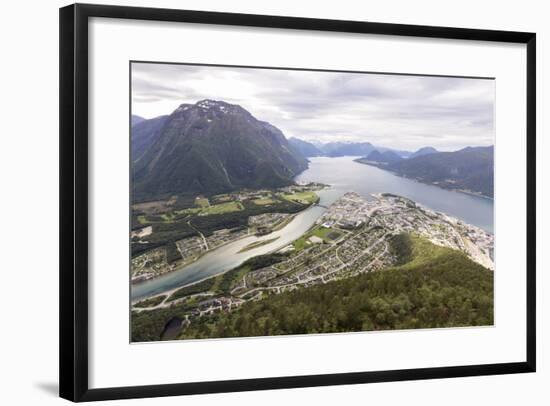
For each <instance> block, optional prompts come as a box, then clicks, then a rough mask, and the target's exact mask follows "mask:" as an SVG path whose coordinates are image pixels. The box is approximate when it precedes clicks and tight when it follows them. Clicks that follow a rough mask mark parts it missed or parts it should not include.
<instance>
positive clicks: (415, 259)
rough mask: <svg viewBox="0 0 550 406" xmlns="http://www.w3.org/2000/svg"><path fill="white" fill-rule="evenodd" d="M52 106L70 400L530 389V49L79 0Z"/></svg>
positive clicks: (522, 44)
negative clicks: (356, 387)
mask: <svg viewBox="0 0 550 406" xmlns="http://www.w3.org/2000/svg"><path fill="white" fill-rule="evenodd" d="M60 100H61V101H60V156H61V162H60V201H61V205H60V206H61V209H60V212H61V224H60V233H61V237H60V240H61V241H60V242H61V243H60V247H61V248H60V394H61V396H62V397H64V398H66V399H70V400H73V401H92V400H104V399H120V398H136V397H153V396H169V395H183V394H198V393H215V392H223V391H246V390H258V389H275V388H295V387H304V386H322V385H340V384H354V383H368V382H383V381H399V380H410V379H430V378H445V377H460V376H472V375H488V374H504V373H519V372H534V371H535V34H533V33H521V32H506V31H486V30H474V29H464V28H446V27H427V26H412V25H396V24H382V23H369V22H358V21H337V20H319V19H309V18H295V17H279V16H262V15H242V14H229V13H216V12H201V11H182V10H167V9H149V8H134V7H118V6H99V5H71V6H67V7H64V8H62V9H61V10H60ZM205 360H208V362H205Z"/></svg>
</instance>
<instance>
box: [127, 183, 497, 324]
mask: <svg viewBox="0 0 550 406" xmlns="http://www.w3.org/2000/svg"><path fill="white" fill-rule="evenodd" d="M287 218H288V217H287V216H278V215H276V214H275V213H274V214H271V215H269V216H266V215H263V217H262V216H258V218H255V219H253V220H251V222H252V224H257V222H260V223H261V225H265V226H267V224H269V227H272V226H273V225H272V224H271V223H272V222H278V221H286V220H287ZM401 233H411V234H415V235H418V236H420V237H423V238H425V239H427V240H429V241H431V242H432V243H434V244H436V245H439V246H443V247H448V248H452V249H456V250H460V251H462V252H464V253H465V254H466V255H467V256H468V257H469V258H470V259H472V260H473V261H475V262H477V263H479V264H481V265H482V266H484V267H485V268H487V269H490V270H494V263H493V244H494V240H493V235H492V234H490V233H488V232H486V231H484V230H482V229H480V228H477V227H474V226H471V225H468V224H465V223H463V222H461V221H460V220H457V219H455V218H452V217H449V216H447V215H445V214H443V213H438V212H434V211H432V210H430V209H428V208H425V207H423V206H421V205H418V204H417V203H415V202H413V201H412V200H409V199H407V198H404V197H400V196H396V195H392V194H376V195H372V196H369V197H368V198H366V197H363V196H360V195H359V194H357V193H354V192H348V193H346V194H345V195H344V196H342V197H341V198H339V199H338V200H337V201H335V202H334V203H333V204H332V205H331V206H330V207H328V208H327V210H326V211H325V212H324V213H323V215H322V216H321V217H320V218H319V219H317V221H316V223H315V224H314V226H313V227H312V228H311V229H310V230H308V232H307V233H306V234H304V235H303V236H302V237H301V238H299V239H297V240H296V241H294V242H293V243H292V244H289V245H287V246H284V247H282V248H280V249H279V250H278V251H277V252H275V253H273V254H272V256H273V255H275V256H276V258H280V260H278V261H275V262H274V263H271V264H269V265H267V266H261V267H258V268H255V267H250V266H247V265H243V266H241V267H239V268H237V269H235V270H232V271H229V272H227V273H225V274H222V275H216V276H215V277H212V278H210V279H207V280H204V281H201V282H198V283H196V284H193V285H188V286H186V287H183V288H178V289H175V290H172V291H170V292H164V293H163V294H162V295H157V297H156V298H157V300H155V297H153V298H149V299H146V300H144V301H141V302H137V303H134V304H133V310H134V311H137V312H141V311H149V310H154V309H158V308H162V307H169V306H172V305H175V304H182V303H183V304H185V305H186V308H188V311H187V312H186V314H185V315H184V318H183V320H182V324H186V323H192V322H193V320H194V319H195V318H196V317H201V316H204V315H208V314H212V313H215V312H219V311H230V310H231V309H234V308H237V307H239V306H240V305H242V304H243V303H245V302H247V301H250V300H259V299H262V298H264V297H266V296H268V295H272V294H279V293H282V292H286V291H292V290H295V289H300V288H307V287H310V286H314V285H318V284H324V283H328V282H330V281H332V280H338V279H344V278H349V277H352V276H356V275H358V274H361V273H365V272H373V271H377V270H380V269H385V268H388V267H390V266H392V265H394V264H395V262H396V258H395V254H394V253H392V252H391V249H390V240H391V238H392V237H393V236H395V235H398V234H401ZM198 243H199V242H197V244H198ZM222 284H225V285H228V286H227V287H226V289H220V286H221V285H222ZM193 286H194V287H195V288H193ZM182 292H184V293H185V292H189V294H188V295H186V294H182Z"/></svg>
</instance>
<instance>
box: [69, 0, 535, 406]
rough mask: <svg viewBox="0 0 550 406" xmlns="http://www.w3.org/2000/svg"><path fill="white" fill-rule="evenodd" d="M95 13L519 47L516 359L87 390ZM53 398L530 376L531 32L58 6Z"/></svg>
mask: <svg viewBox="0 0 550 406" xmlns="http://www.w3.org/2000/svg"><path fill="white" fill-rule="evenodd" d="M91 17H105V18H117V19H133V20H154V21H170V22H183V23H198V24H220V25H228V26H245V27H261V28H282V29H289V30H295V29H299V30H313V31H324V32H346V33H361V34H378V35H397V36H414V37H424V38H442V39H461V40H472V41H494V42H507V43H519V44H525V45H526V49H527V61H526V62H527V65H526V66H527V69H526V78H527V95H526V96H527V106H526V108H527V123H526V125H527V196H526V199H527V213H526V216H527V217H526V218H527V241H526V244H527V263H526V269H527V272H526V275H525V276H526V281H527V284H526V286H527V303H526V307H527V318H526V320H527V323H526V326H525V328H526V330H525V331H526V348H527V351H526V354H525V361H523V362H514V363H498V364H483V365H460V366H452V367H436V368H419V369H403V370H389V371H374V372H355V373H338V374H324V375H309V376H279V377H266V378H259V379H240V380H228V381H213V382H185V383H178V384H164V385H146V386H129V387H116V388H99V389H97V388H96V389H90V388H89V386H88V365H89V360H88V197H89V194H88V172H89V169H88V19H89V18H91ZM59 19H60V20H59V21H60V31H59V35H60V39H59V41H60V42H59V43H60V60H59V64H60V76H59V84H60V105H59V110H60V116H59V123H60V130H59V131H60V179H59V182H60V196H59V199H60V251H59V257H60V278H59V286H60V297H59V302H60V314H59V316H60V330H59V336H60V359H59V364H60V365H59V367H60V375H59V384H60V385H59V388H60V396H61V397H63V398H65V399H68V400H72V401H75V402H81V401H96V400H107V399H128V398H145V397H158V396H175V395H190V394H204V393H219V392H237V391H250V390H263V389H280V388H298V387H314V386H326V385H345V384H359V383H371V382H387V381H403V380H418V379H434V378H450V377H465V376H478V375H496V374H512V373H522V372H534V371H535V369H536V321H535V318H536V308H535V307H536V285H535V278H536V268H535V263H536V262H535V261H536V241H535V238H536V235H535V226H536V217H535V216H536V206H535V204H536V203H535V196H536V190H535V176H536V174H535V168H536V163H535V122H536V112H535V110H536V106H535V103H536V96H535V92H536V67H535V65H536V35H535V34H534V33H528V32H509V31H490V30H478V29H464V28H449V27H433V26H417V25H402V24H384V23H372V22H359V21H340V20H326V19H312V18H296V17H279V16H267V15H247V14H232V13H220V12H204V11H185V10H171V9H157V8H138V7H121V6H106V5H91V4H74V5H69V6H67V7H63V8H61V9H60V16H59Z"/></svg>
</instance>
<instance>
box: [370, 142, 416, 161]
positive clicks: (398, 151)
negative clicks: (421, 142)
mask: <svg viewBox="0 0 550 406" xmlns="http://www.w3.org/2000/svg"><path fill="white" fill-rule="evenodd" d="M374 148H376V149H377V150H378V151H380V152H386V151H392V152H395V153H396V154H397V155H399V156H400V157H401V158H408V157H410V156H411V155H412V152H411V151H405V150H403V149H393V148H387V147H381V146H379V145H375V146H374Z"/></svg>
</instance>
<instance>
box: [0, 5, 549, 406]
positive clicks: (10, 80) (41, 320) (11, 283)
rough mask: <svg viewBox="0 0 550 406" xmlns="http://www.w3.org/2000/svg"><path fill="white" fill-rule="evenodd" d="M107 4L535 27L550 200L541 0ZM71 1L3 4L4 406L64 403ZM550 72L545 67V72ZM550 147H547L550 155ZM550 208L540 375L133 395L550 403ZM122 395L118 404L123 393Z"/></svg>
mask: <svg viewBox="0 0 550 406" xmlns="http://www.w3.org/2000/svg"><path fill="white" fill-rule="evenodd" d="M101 3H104V4H124V5H134V6H138V5H141V6H156V7H169V8H187V9H202V10H219V11H233V12H243V13H258V14H275V15H277V14H278V15H293V16H309V17H318V18H333V19H352V20H368V21H379V22H393V23H409V24H426V25H446V26H457V27H469V28H488V29H500V30H518V31H535V32H537V42H538V49H537V52H538V64H537V65H538V66H537V69H538V72H539V74H538V78H537V80H538V89H537V90H538V97H537V102H538V109H537V110H538V126H537V131H538V134H539V137H538V138H539V141H538V156H539V160H538V191H539V197H538V206H539V209H542V208H543V206H544V203H547V202H548V197H549V196H548V192H549V190H548V184H547V185H546V187H544V185H543V178H544V177H545V175H548V171H549V170H550V165H549V164H548V162H543V159H542V157H543V156H544V155H545V154H544V151H545V150H548V147H549V146H548V144H547V142H546V141H545V140H544V139H543V136H544V134H545V133H546V132H547V131H548V119H547V117H545V116H544V115H543V112H545V111H547V110H548V109H550V101H549V100H548V97H549V95H550V87H549V86H550V82H549V81H548V78H547V77H546V76H545V73H546V72H548V71H549V69H548V57H549V55H550V47H549V42H550V26H549V25H548V22H547V17H548V15H549V13H548V11H547V10H545V8H544V5H545V2H543V1H535V0H524V1H521V2H518V1H515V2H505V1H485V2H481V1H479V0H477V1H470V0H461V1H452V2H445V1H441V0H434V1H428V0H415V1H410V0H402V1H390V0H388V1H377V2H366V1H363V2H358V1H353V0H339V1H338V2H325V3H321V2H320V1H315V2H314V1H302V2H299V1H297V0H277V1H269V2H266V1H264V2H259V1H253V0H231V1H227V0H225V1H224V0H202V1H201V0H189V1H175V0H161V1H152V0H149V1H144V0H141V1H140V0H135V1H125V0H118V1H116V0H115V1H109V0H102V1H101ZM65 4H66V3H65V2H63V1H53V0H50V1H37V0H27V1H24V2H23V1H21V2H9V3H8V2H5V3H4V4H3V8H2V14H1V18H2V23H1V24H0V30H1V36H0V38H1V40H0V44H1V48H0V49H1V52H2V62H1V63H0V70H1V74H0V81H1V82H0V103H1V104H2V109H1V111H2V115H1V116H2V125H1V126H0V128H1V129H2V133H1V136H0V143H1V149H0V151H1V153H0V154H1V155H0V179H1V180H2V186H3V191H2V198H3V199H1V200H0V213H1V221H0V225H1V228H0V229H1V230H2V232H1V233H0V238H1V239H2V244H1V245H0V247H1V251H0V252H1V253H2V256H1V262H0V269H1V272H2V273H3V276H4V279H3V282H4V283H3V289H2V295H1V296H0V298H1V300H0V303H2V316H1V318H0V326H1V330H0V331H1V334H0V337H1V338H0V339H1V341H2V342H1V345H0V372H1V375H2V381H1V382H2V385H0V387H1V390H0V399H2V401H3V402H2V403H5V404H35V403H36V404H38V402H40V403H39V404H56V403H57V404H60V403H62V402H64V401H62V400H60V399H58V398H57V397H56V395H55V393H56V391H57V388H56V386H57V383H56V382H57V372H58V367H57V327H58V321H57V312H58V308H57V295H58V288H57V264H58V255H57V252H58V244H57V229H58V227H57V222H58V205H57V183H58V168H57V160H58V151H57V149H58V139H57V131H58V125H57V120H58V108H57V103H58V102H57V94H58V80H57V75H58V73H57V70H58V44H57V38H58V17H57V16H58V10H57V9H58V7H59V6H62V5H65ZM545 71H546V72H545ZM548 152H550V151H547V153H548ZM548 223H549V221H548V216H545V215H544V213H543V212H542V210H539V213H538V228H539V232H538V251H539V260H538V269H539V272H538V302H537V307H538V315H539V316H538V326H539V334H538V339H539V347H538V354H539V356H538V370H539V372H537V373H536V374H526V375H510V376H498V377H481V378H464V379H447V380H434V381H423V382H401V383H385V384H370V385H356V386H340V387H327V388H315V389H311V388H308V389H299V390H281V391H270V392H251V393H240V394H221V395H208V396H194V397H188V398H185V399H181V398H166V399H156V400H138V401H135V402H134V403H135V404H155V405H171V404H179V403H181V402H182V401H185V402H187V404H190V405H217V404H219V403H220V402H223V403H224V404H226V405H232V404H239V405H258V404H262V405H280V404H297V403H298V402H302V403H306V402H307V403H310V404H312V403H315V404H322V405H324V404H326V405H331V404H339V403H341V402H346V403H347V404H364V403H366V402H370V403H371V404H390V405H393V404H408V405H412V404H422V405H424V406H428V405H438V406H439V405H441V404H445V405H449V406H450V405H461V406H462V405H464V404H499V405H517V404H532V405H543V404H548V402H549V401H550V391H549V389H548V382H550V370H549V368H550V358H549V357H550V353H549V352H548V351H547V347H546V343H545V340H547V336H548V329H549V327H550V321H549V319H548V317H546V319H545V318H544V317H543V316H544V315H546V313H547V311H548V307H549V306H550V301H549V300H548V298H546V297H545V295H548V294H550V287H549V286H548V284H547V278H546V277H545V276H544V275H543V269H544V268H545V265H547V266H548V262H549V258H550V257H549V255H548V253H547V252H545V250H544V249H545V247H544V245H546V244H545V243H546V239H545V238H544V236H543V234H542V232H541V231H542V230H543V229H545V228H546V229H548V228H549V226H550V224H548ZM115 403H116V404H122V402H115Z"/></svg>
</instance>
